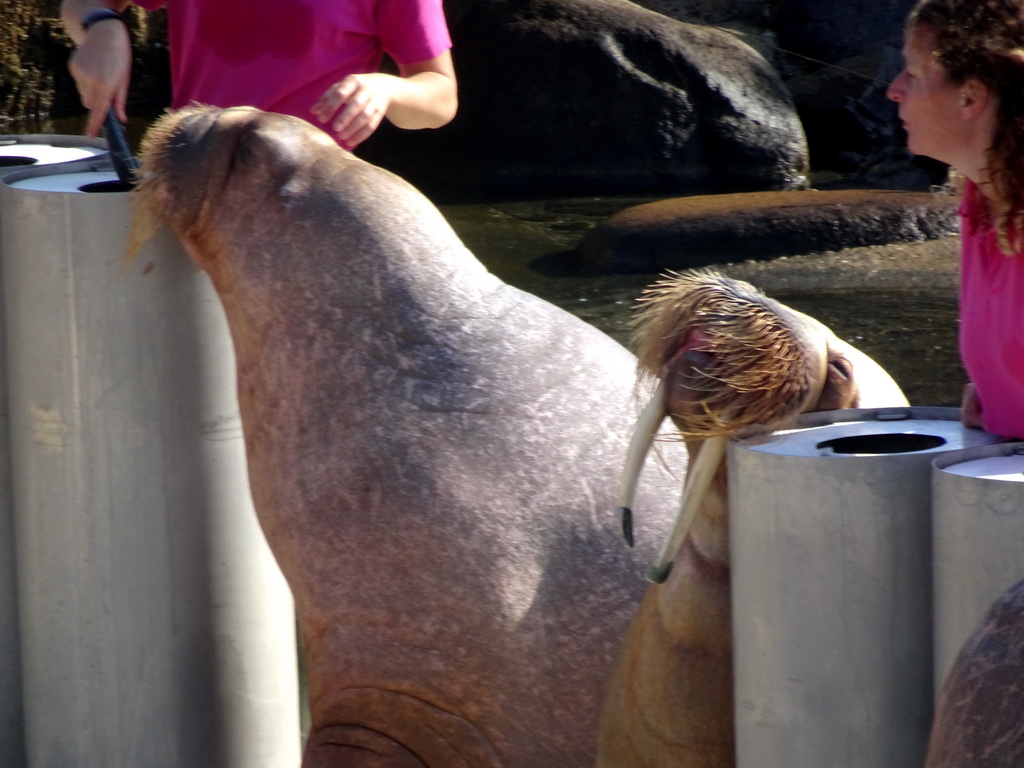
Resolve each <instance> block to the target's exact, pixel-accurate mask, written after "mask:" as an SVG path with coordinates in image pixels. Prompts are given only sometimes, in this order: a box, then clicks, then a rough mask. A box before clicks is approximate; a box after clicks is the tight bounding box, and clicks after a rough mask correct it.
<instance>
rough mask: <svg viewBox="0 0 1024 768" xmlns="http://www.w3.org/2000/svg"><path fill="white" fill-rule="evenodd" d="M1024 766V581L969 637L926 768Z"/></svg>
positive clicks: (938, 715)
mask: <svg viewBox="0 0 1024 768" xmlns="http://www.w3.org/2000/svg"><path fill="white" fill-rule="evenodd" d="M1022 765H1024V581H1022V582H1020V583H1019V584H1017V585H1015V586H1014V587H1011V588H1010V589H1008V590H1007V591H1006V592H1005V593H1003V595H1001V596H1000V597H999V599H998V600H996V602H995V603H994V604H993V605H992V608H991V609H990V610H989V612H988V615H987V616H986V617H985V618H984V619H983V620H982V622H981V624H980V625H979V626H978V628H977V629H976V630H975V631H974V633H973V634H972V635H971V637H969V638H968V640H967V642H966V643H965V644H964V647H963V648H962V649H961V650H960V654H959V655H958V656H957V660H956V663H955V664H954V665H953V669H952V670H951V671H950V673H949V676H948V677H947V678H946V681H945V683H944V684H943V687H942V693H941V694H940V696H939V702H938V706H937V708H936V712H935V718H934V721H933V723H932V730H931V736H930V738H929V741H928V756H927V758H926V759H925V768H1020V766H1022Z"/></svg>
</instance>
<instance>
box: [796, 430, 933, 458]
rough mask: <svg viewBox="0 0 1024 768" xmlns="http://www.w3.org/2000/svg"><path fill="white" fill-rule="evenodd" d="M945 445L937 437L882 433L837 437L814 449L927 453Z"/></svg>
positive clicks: (862, 452) (864, 452)
mask: <svg viewBox="0 0 1024 768" xmlns="http://www.w3.org/2000/svg"><path fill="white" fill-rule="evenodd" d="M945 444H946V440H945V438H942V437H939V436H938V435H915V434H906V433H883V434H880V435H851V436H849V437H837V438H834V439H832V440H825V441H823V442H820V443H818V444H817V446H816V447H817V449H818V450H819V451H831V452H832V453H842V454H853V453H860V454H886V453H913V452H914V451H928V450H931V449H932V448H938V447H939V446H940V445H945Z"/></svg>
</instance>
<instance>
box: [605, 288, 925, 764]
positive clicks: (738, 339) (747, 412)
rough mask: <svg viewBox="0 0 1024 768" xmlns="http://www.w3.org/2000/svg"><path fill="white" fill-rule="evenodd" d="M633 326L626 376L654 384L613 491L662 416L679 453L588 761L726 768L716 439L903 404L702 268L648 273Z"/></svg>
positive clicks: (727, 615) (810, 328) (819, 328)
mask: <svg viewBox="0 0 1024 768" xmlns="http://www.w3.org/2000/svg"><path fill="white" fill-rule="evenodd" d="M641 304H642V305H641V308H640V309H639V313H638V316H637V318H636V322H635V326H634V345H635V347H636V348H637V350H638V358H639V368H640V375H641V377H642V378H652V379H654V380H656V381H657V382H658V385H657V388H656V390H655V394H654V397H653V398H652V400H651V403H650V405H649V406H648V407H647V409H646V410H645V412H644V414H643V415H642V416H641V419H640V422H639V424H638V425H637V428H636V431H635V436H634V444H633V445H632V446H631V449H630V453H629V457H628V459H627V466H626V470H625V472H624V477H623V482H622V487H621V491H620V500H619V503H620V508H621V509H622V510H623V512H624V514H625V515H626V516H627V519H628V518H629V516H630V515H631V512H630V510H631V507H632V493H633V491H634V490H635V488H636V485H637V475H638V473H639V468H640V466H641V462H642V460H643V456H644V454H646V452H647V450H648V448H649V446H650V444H651V441H652V440H653V439H654V438H655V436H656V435H657V433H658V429H659V426H660V424H661V422H662V421H663V419H664V418H665V416H668V417H669V418H671V420H672V423H673V425H674V427H675V433H676V435H677V436H678V437H681V438H682V439H684V440H685V442H686V447H687V450H688V451H689V452H690V456H691V462H690V469H689V471H688V473H687V478H686V485H685V488H684V492H683V500H682V503H681V508H680V512H679V516H678V519H677V523H676V526H675V529H674V530H673V532H672V534H671V535H670V536H669V539H668V541H667V542H666V544H665V546H664V547H663V548H662V551H661V554H660V555H659V558H658V561H657V562H656V563H655V565H654V567H653V568H652V569H651V572H650V575H649V578H650V580H651V581H653V582H655V584H656V586H652V587H650V588H649V589H648V592H647V594H646V596H645V597H644V600H643V603H642V604H641V606H640V609H639V611H638V613H637V615H636V616H635V617H634V620H633V624H632V625H631V627H630V630H629V632H628V634H627V636H626V639H625V641H624V642H623V646H622V649H621V650H620V654H619V660H618V663H617V666H616V668H615V670H614V672H613V674H612V677H611V680H610V683H609V686H608V690H607V693H606V698H605V703H604V710H603V715H602V727H601V735H600V740H599V761H598V765H599V766H601V768H641V766H643V767H644V768H650V766H672V768H731V767H732V766H733V765H734V763H735V749H734V732H733V721H734V716H733V706H734V702H733V683H732V619H731V601H730V585H729V580H730V565H729V536H728V533H729V531H728V525H729V519H728V505H727V486H728V484H727V477H726V467H725V463H724V457H725V441H726V440H727V438H728V437H729V436H730V435H734V434H737V433H740V432H749V431H751V430H772V429H778V428H783V427H786V426H787V425H789V424H790V423H791V422H792V421H793V420H794V419H795V418H796V417H797V416H798V415H799V414H800V413H803V412H807V411H813V410H832V409H837V408H857V407H876V406H898V405H905V404H906V400H905V398H904V397H903V394H902V393H901V392H900V390H899V387H898V386H897V385H896V384H895V382H893V381H892V379H891V378H890V377H889V376H888V374H886V373H885V371H883V370H882V369H881V368H880V367H879V366H878V365H877V364H876V363H875V362H874V361H872V360H871V359H870V358H869V357H867V356H866V355H864V354H863V353H862V352H859V351H858V350H856V349H854V348H853V347H851V346H850V345H849V344H847V343H845V342H843V341H842V340H841V339H839V338H838V337H836V336H835V334H833V333H832V332H831V331H830V330H829V329H828V328H826V327H825V326H824V325H822V324H821V323H819V322H818V321H816V320H814V319H813V318H810V317H808V316H806V315H804V314H801V313H799V312H796V311H794V310H792V309H790V308H789V307H786V306H785V305H783V304H780V303H779V302H777V301H774V300H772V299H770V298H768V297H766V296H764V295H763V294H761V293H759V292H758V291H757V290H756V289H755V288H754V287H753V286H751V285H749V284H747V283H744V282H741V281H738V280H732V279H729V278H726V277H723V276H722V275H719V274H716V273H714V272H711V271H692V272H686V273H682V274H676V275H672V276H670V277H669V278H668V279H666V280H663V281H661V282H659V283H656V284H655V285H654V286H652V287H651V288H650V289H649V290H648V291H646V292H645V293H644V295H643V297H642V299H641Z"/></svg>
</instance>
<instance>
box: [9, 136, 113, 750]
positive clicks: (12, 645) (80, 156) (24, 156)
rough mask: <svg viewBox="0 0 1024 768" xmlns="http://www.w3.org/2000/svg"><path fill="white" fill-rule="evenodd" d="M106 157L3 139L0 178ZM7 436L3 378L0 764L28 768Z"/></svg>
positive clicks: (76, 139) (66, 142)
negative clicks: (21, 170) (26, 765)
mask: <svg viewBox="0 0 1024 768" xmlns="http://www.w3.org/2000/svg"><path fill="white" fill-rule="evenodd" d="M106 154H107V147H106V142H104V141H103V140H101V139H89V138H86V137H84V136H59V135H52V134H20V135H0V178H2V177H4V176H6V175H8V174H10V173H13V172H14V171H16V170H19V169H24V168H25V167H26V166H36V165H49V164H51V163H79V164H80V165H81V161H95V160H98V159H101V158H102V157H104V156H105V155H106ZM82 167H83V168H85V167H88V166H84V165H83V166H82ZM2 213H3V211H2V210H0V228H2V226H3V222H2V218H3V216H2ZM0 231H2V229H0ZM0 242H2V239H0ZM0 258H2V257H0ZM3 346H4V344H3V339H2V334H0V370H4V371H6V370H7V365H6V363H5V362H4V349H3ZM8 434H9V426H8V416H7V380H6V379H5V378H4V377H0V627H4V632H3V633H2V634H0V680H2V681H3V685H0V765H5V766H12V767H13V768H20V767H21V766H24V765H25V722H24V717H23V712H22V687H21V655H20V653H21V652H20V644H19V640H18V605H17V574H16V569H15V562H14V560H15V554H14V552H15V545H14V512H13V508H12V506H11V499H10V443H9V440H8Z"/></svg>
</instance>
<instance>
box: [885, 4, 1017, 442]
mask: <svg viewBox="0 0 1024 768" xmlns="http://www.w3.org/2000/svg"><path fill="white" fill-rule="evenodd" d="M903 55H904V59H905V67H904V69H903V71H902V72H900V74H899V75H898V76H897V77H896V79H895V80H893V82H892V84H891V85H890V86H889V92H888V95H889V98H890V99H892V100H893V101H895V102H896V103H897V104H898V105H899V116H900V119H901V120H902V121H903V126H904V128H905V129H906V132H907V145H908V147H909V149H910V151H911V152H914V153H915V154H919V155H927V156H928V157H932V158H935V159H936V160H940V161H942V162H944V163H947V164H949V165H950V166H951V167H952V170H953V172H952V176H953V178H954V180H959V181H960V186H961V187H962V202H961V207H960V215H961V220H962V230H961V239H962V245H961V286H960V355H961V358H962V360H963V363H964V367H965V368H966V370H967V374H968V377H969V380H970V381H969V383H968V384H967V386H966V388H965V391H964V397H963V402H962V405H961V418H962V420H963V422H964V423H965V424H966V425H968V426H971V427H981V428H983V429H985V430H986V431H987V432H990V433H992V434H995V435H1000V436H1003V437H1007V438H1012V439H1022V440H1024V0H919V2H918V3H917V5H915V6H914V8H913V9H912V10H911V12H910V16H909V17H908V21H907V34H906V42H905V45H904V47H903Z"/></svg>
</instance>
